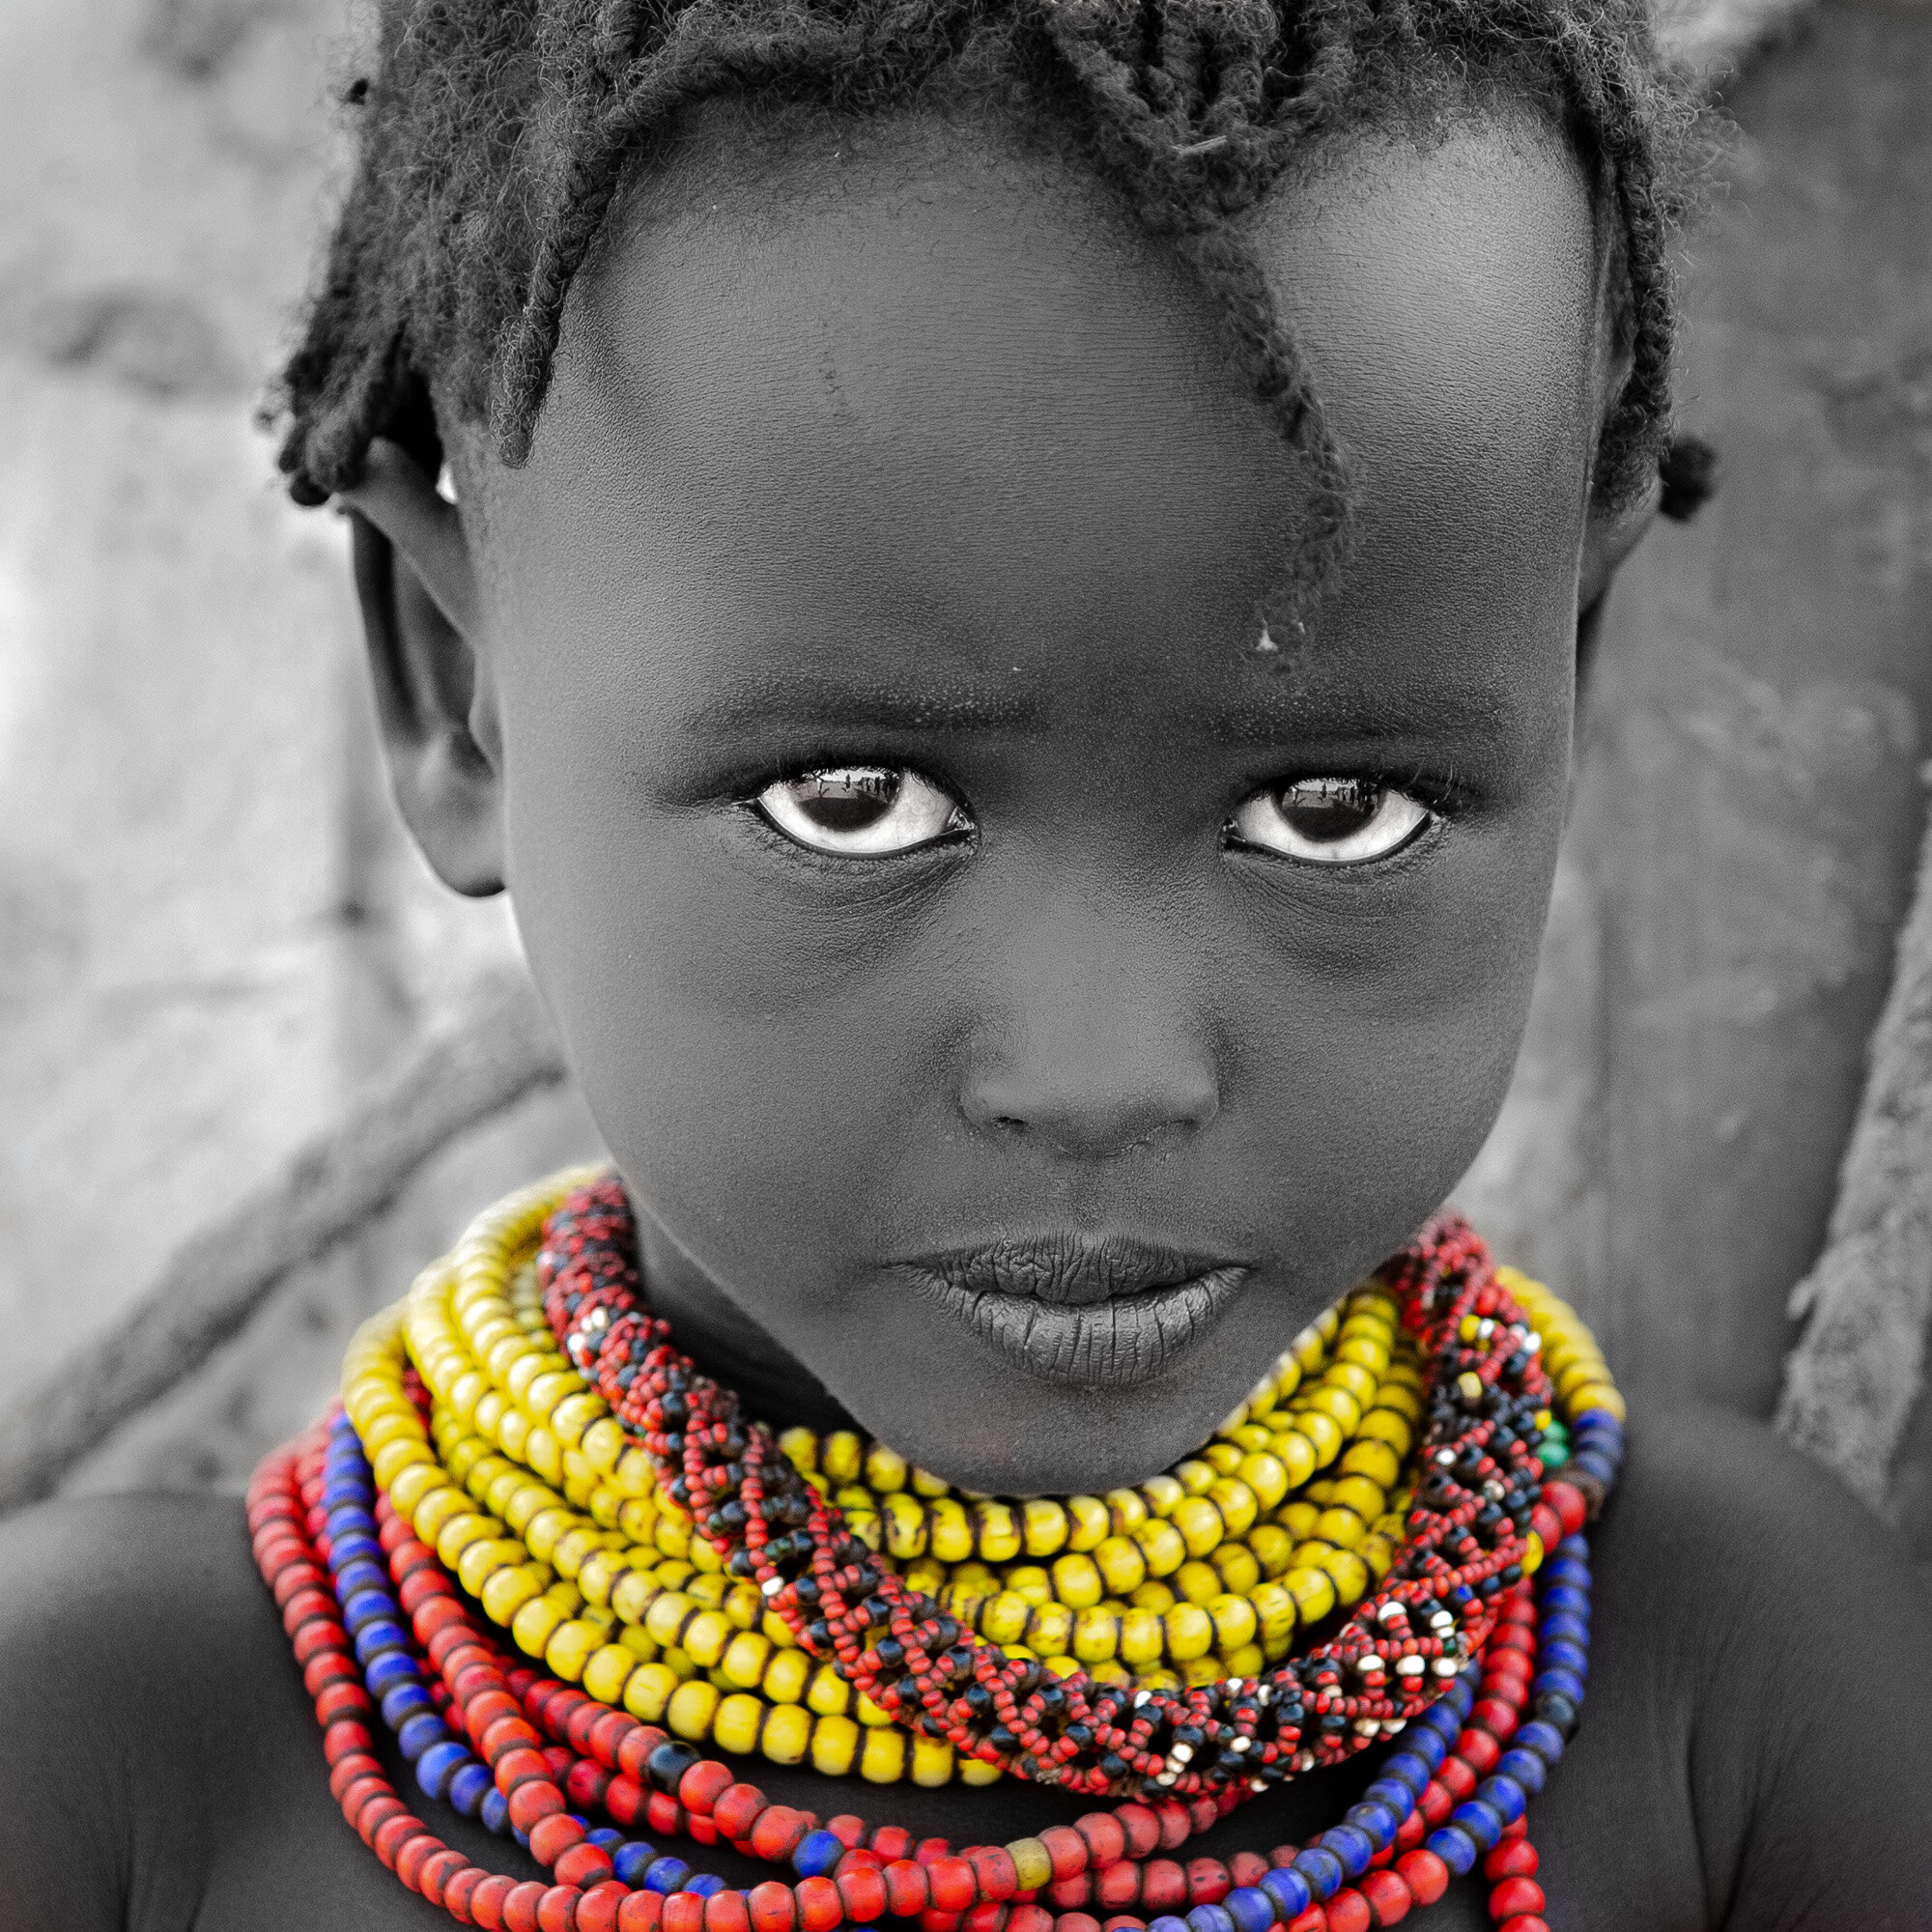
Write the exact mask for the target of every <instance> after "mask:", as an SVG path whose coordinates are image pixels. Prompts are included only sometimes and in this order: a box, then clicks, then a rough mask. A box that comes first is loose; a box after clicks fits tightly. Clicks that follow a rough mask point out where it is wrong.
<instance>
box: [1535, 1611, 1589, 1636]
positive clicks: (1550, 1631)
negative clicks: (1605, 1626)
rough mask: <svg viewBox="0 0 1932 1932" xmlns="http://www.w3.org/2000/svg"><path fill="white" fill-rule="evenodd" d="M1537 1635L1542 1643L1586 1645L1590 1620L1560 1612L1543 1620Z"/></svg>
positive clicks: (1568, 1612) (1571, 1613) (1569, 1612)
mask: <svg viewBox="0 0 1932 1932" xmlns="http://www.w3.org/2000/svg"><path fill="white" fill-rule="evenodd" d="M1537 1635H1538V1637H1539V1639H1540V1640H1541V1641H1543V1642H1544V1643H1556V1642H1559V1641H1560V1642H1563V1643H1581V1644H1587V1643H1588V1642H1589V1641H1590V1620H1589V1618H1588V1617H1579V1616H1577V1615H1576V1614H1574V1613H1573V1612H1572V1611H1569V1610H1560V1611H1558V1612H1557V1614H1556V1615H1555V1616H1553V1617H1545V1618H1544V1620H1543V1628H1542V1629H1541V1630H1540V1631H1539V1632H1538V1633H1537Z"/></svg>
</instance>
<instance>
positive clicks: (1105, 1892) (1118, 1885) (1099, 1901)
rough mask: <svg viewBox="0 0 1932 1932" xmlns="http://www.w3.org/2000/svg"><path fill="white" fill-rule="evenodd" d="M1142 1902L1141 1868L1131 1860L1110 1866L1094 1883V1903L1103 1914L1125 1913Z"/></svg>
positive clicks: (1124, 1860)
mask: <svg viewBox="0 0 1932 1932" xmlns="http://www.w3.org/2000/svg"><path fill="white" fill-rule="evenodd" d="M1140 1902H1141V1868H1140V1866H1139V1865H1137V1864H1135V1863H1134V1861H1132V1860H1131V1859H1122V1861H1120V1863H1119V1864H1117V1865H1109V1866H1108V1867H1107V1869H1106V1870H1105V1871H1103V1872H1101V1873H1100V1874H1099V1875H1098V1877H1096V1878H1095V1879H1094V1904H1095V1905H1097V1906H1099V1907H1100V1909H1101V1910H1102V1911H1103V1912H1124V1911H1125V1910H1126V1909H1127V1907H1128V1906H1130V1905H1138V1904H1139V1903H1140Z"/></svg>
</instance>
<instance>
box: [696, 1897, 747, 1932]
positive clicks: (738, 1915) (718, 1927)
mask: <svg viewBox="0 0 1932 1932" xmlns="http://www.w3.org/2000/svg"><path fill="white" fill-rule="evenodd" d="M751 1925H752V1915H751V1912H750V1910H749V1909H748V1908H747V1906H746V1904H745V1894H744V1893H743V1892H742V1891H732V1890H730V1889H728V1888H727V1889H725V1890H724V1891H714V1892H713V1893H712V1894H711V1896H710V1897H709V1898H707V1899H706V1900H705V1901H704V1932H751Z"/></svg>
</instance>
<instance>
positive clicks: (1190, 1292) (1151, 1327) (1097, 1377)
mask: <svg viewBox="0 0 1932 1932" xmlns="http://www.w3.org/2000/svg"><path fill="white" fill-rule="evenodd" d="M1247 1276H1248V1270H1247V1269H1246V1268H1244V1267H1217V1268H1211V1269H1209V1270H1208V1272H1206V1273H1204V1274H1199V1275H1195V1276H1192V1277H1190V1278H1189V1279H1187V1280H1185V1281H1178V1282H1173V1283H1170V1284H1167V1285H1164V1286H1162V1287H1158V1288H1150V1289H1145V1290H1143V1291H1141V1292H1139V1293H1128V1294H1119V1295H1113V1296H1110V1297H1108V1298H1107V1299H1105V1300H1101V1301H1090V1302H1087V1303H1085V1304H1081V1305H1067V1304H1065V1303H1059V1302H1052V1301H1043V1300H1041V1299H1040V1298H1038V1297H1037V1295H1031V1294H1009V1293H1001V1292H1000V1291H999V1290H997V1289H977V1290H976V1289H972V1288H967V1287H964V1286H962V1285H961V1284H960V1283H958V1282H956V1281H949V1280H946V1279H945V1278H943V1277H940V1276H935V1275H923V1277H922V1278H921V1280H920V1287H921V1288H922V1289H923V1291H924V1292H925V1293H927V1294H928V1295H930V1296H931V1297H932V1299H933V1300H935V1301H936V1302H938V1303H939V1305H940V1306H941V1307H942V1308H944V1309H945V1310H946V1312H947V1313H948V1314H949V1315H952V1316H954V1317H955V1318H957V1320H959V1321H962V1322H963V1323H964V1324H965V1325H966V1326H967V1327H968V1328H970V1329H971V1330H972V1331H973V1332H974V1333H975V1334H976V1335H978V1336H980V1338H981V1339H982V1340H985V1341H988V1342H991V1343H992V1344H993V1345H994V1346H995V1347H996V1348H998V1349H1000V1350H1003V1351H1004V1352H1005V1353H1007V1354H1008V1355H1009V1356H1011V1357H1012V1359H1013V1360H1014V1361H1015V1362H1016V1363H1017V1364H1018V1365H1019V1366H1020V1367H1021V1368H1022V1369H1024V1370H1025V1371H1026V1372H1027V1373H1028V1374H1029V1375H1032V1376H1036V1377H1037V1378H1039V1379H1040V1380H1042V1381H1053V1382H1063V1383H1065V1384H1068V1385H1070V1386H1074V1387H1082V1388H1124V1387H1128V1386H1131V1385H1132V1384H1133V1383H1135V1382H1143V1381H1149V1380H1151V1379H1152V1378H1154V1377H1155V1376H1157V1375H1160V1374H1161V1373H1162V1372H1163V1371H1164V1370H1166V1369H1168V1368H1171V1367H1172V1366H1173V1364H1174V1363H1175V1362H1176V1361H1177V1360H1178V1359H1179V1357H1180V1356H1181V1355H1182V1354H1184V1353H1185V1352H1186V1350H1189V1349H1190V1348H1192V1347H1193V1346H1194V1344H1195V1343H1196V1342H1198V1341H1200V1340H1201V1338H1202V1337H1203V1336H1204V1335H1206V1334H1207V1332H1208V1329H1209V1328H1211V1327H1212V1326H1213V1325H1214V1322H1215V1321H1216V1320H1217V1319H1218V1317H1219V1316H1220V1314H1221V1313H1222V1311H1223V1310H1224V1309H1225V1308H1226V1307H1227V1306H1228V1304H1229V1303H1230V1302H1231V1301H1232V1300H1233V1299H1234V1297H1235V1295H1236V1293H1237V1292H1238V1290H1239V1288H1240V1285H1241V1283H1242V1282H1243V1281H1245V1280H1246V1279H1247Z"/></svg>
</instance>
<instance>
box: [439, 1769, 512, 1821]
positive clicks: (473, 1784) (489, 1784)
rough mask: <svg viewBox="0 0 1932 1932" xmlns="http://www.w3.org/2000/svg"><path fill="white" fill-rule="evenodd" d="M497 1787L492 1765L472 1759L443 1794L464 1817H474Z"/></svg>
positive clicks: (452, 1779) (450, 1782) (451, 1781)
mask: <svg viewBox="0 0 1932 1932" xmlns="http://www.w3.org/2000/svg"><path fill="white" fill-rule="evenodd" d="M496 1789H497V1780H496V1779H495V1778H494V1777H492V1776H490V1767H489V1766H488V1765H487V1764H479V1763H477V1762H475V1761H474V1760H472V1761H471V1762H470V1763H469V1764H466V1765H465V1766H464V1767H463V1769H462V1770H461V1771H459V1772H458V1773H457V1774H456V1776H454V1777H452V1778H451V1779H450V1780H449V1789H448V1790H447V1791H446V1792H444V1793H443V1796H444V1797H445V1798H447V1799H448V1800H449V1802H450V1804H453V1805H454V1806H455V1807H456V1809H457V1810H458V1811H459V1812H461V1813H462V1815H463V1816H464V1817H466V1818H473V1817H475V1816H476V1814H477V1813H478V1812H479V1811H480V1810H482V1808H483V1801H484V1799H485V1798H487V1797H488V1796H489V1795H490V1793H491V1792H493V1791H495V1790H496ZM498 1795H500V1794H498Z"/></svg>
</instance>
